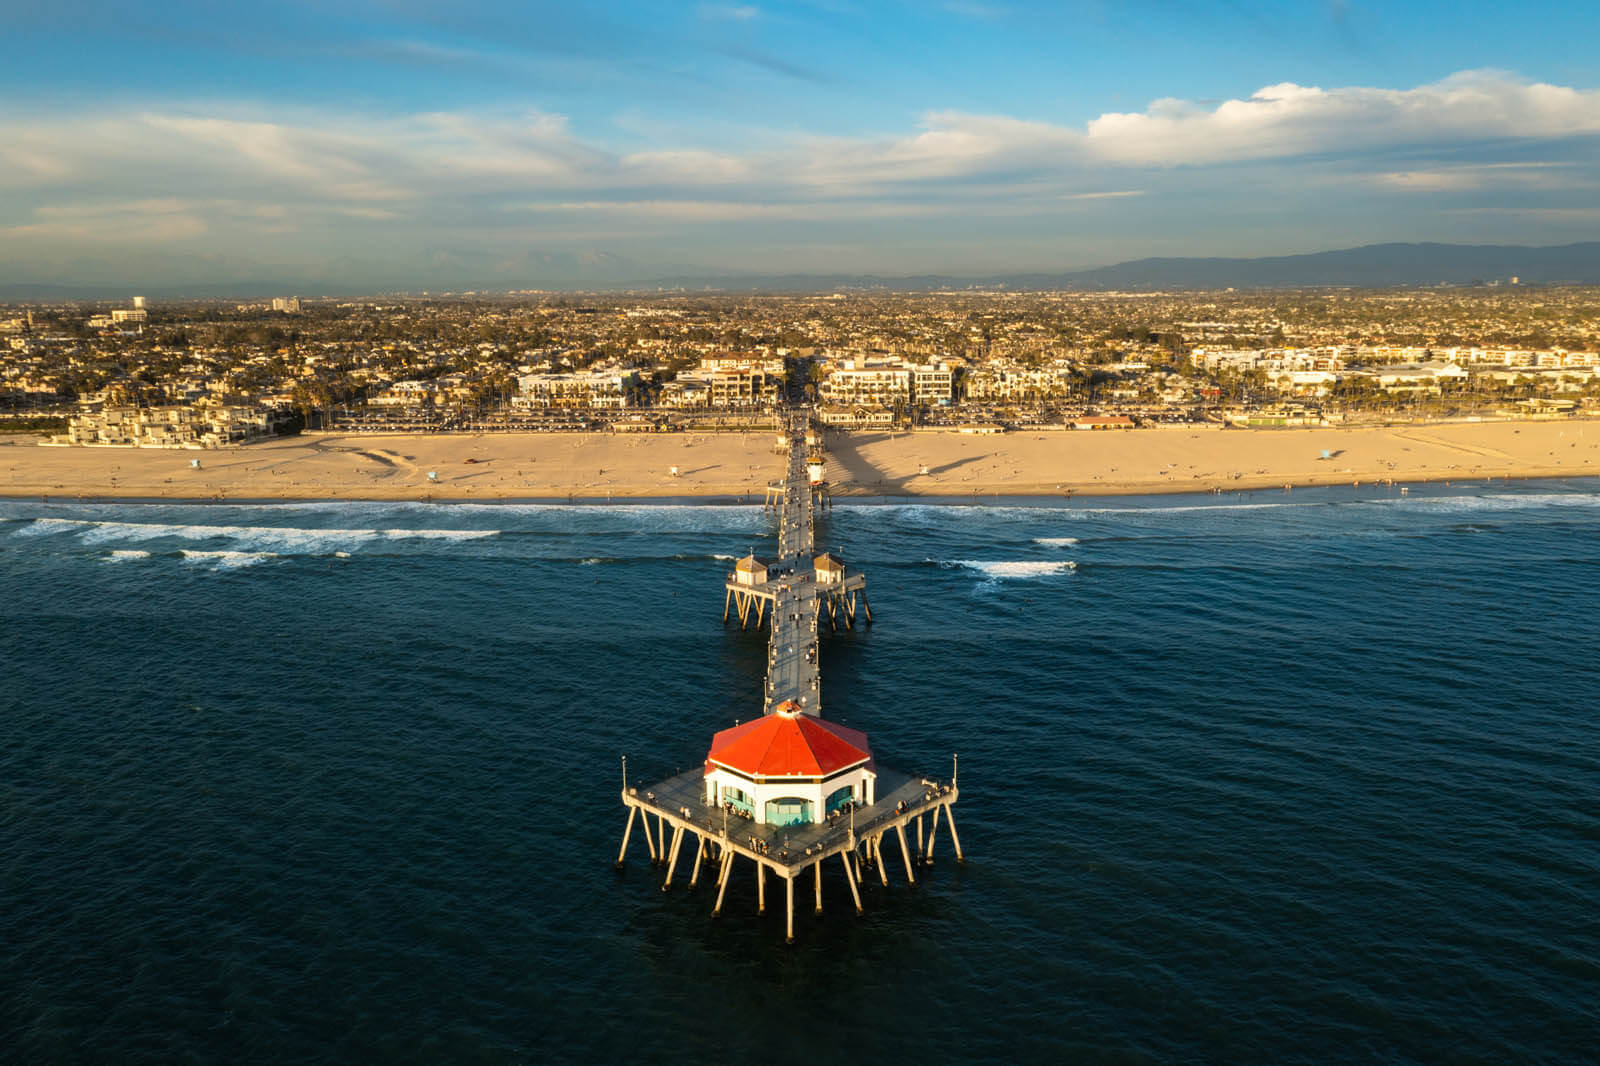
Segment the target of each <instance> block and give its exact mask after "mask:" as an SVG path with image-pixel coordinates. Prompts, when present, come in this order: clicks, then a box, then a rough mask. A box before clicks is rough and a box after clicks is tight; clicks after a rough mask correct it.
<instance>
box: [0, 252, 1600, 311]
mask: <svg viewBox="0 0 1600 1066" xmlns="http://www.w3.org/2000/svg"><path fill="white" fill-rule="evenodd" d="M430 257H431V258H430V260H429V265H430V267H431V268H433V269H436V270H437V269H444V268H448V269H449V271H450V272H451V274H452V277H451V279H450V280H447V281H436V282H434V283H432V284H427V283H419V284H416V285H415V286H410V288H412V289H413V290H414V291H422V290H425V289H426V290H431V291H433V292H441V291H445V290H454V291H457V292H461V291H464V290H469V289H472V290H477V291H479V292H483V293H493V292H506V291H509V290H520V289H565V290H571V291H588V292H594V291H626V290H641V289H663V288H666V289H688V290H696V291H706V290H712V291H716V290H722V291H738V292H750V291H781V292H817V291H828V290H836V289H869V290H876V291H883V292H894V291H927V290H930V289H934V290H937V289H952V290H965V289H1006V290H1013V291H1076V292H1107V291H1124V292H1127V291H1137V292H1150V291H1162V290H1171V291H1177V290H1184V289H1226V288H1236V289H1284V288H1320V287H1328V286H1341V287H1343V286H1348V287H1354V288H1390V287H1395V286H1414V285H1416V286H1420V285H1471V284H1474V283H1478V282H1491V281H1499V282H1502V283H1504V282H1509V281H1510V280H1511V279H1512V278H1516V279H1518V281H1519V282H1520V283H1521V284H1523V285H1547V284H1558V283H1568V284H1591V285H1592V284H1600V241H1587V242H1583V243H1580V244H1564V245H1555V246H1547V247H1531V246H1523V245H1499V244H1371V245H1366V246H1365V247H1361V248H1346V249H1342V250H1339V251H1332V252H1313V253H1310V254H1307V255H1278V256H1267V257H1261V258H1253V259H1216V258H1205V259H1202V258H1162V259H1135V260H1132V261H1129V262H1126V263H1118V264H1116V265H1114V266H1105V267H1096V268H1094V269H1091V270H1076V271H1070V272H1065V273H1059V274H1053V273H1016V274H1000V275H987V276H961V275H955V274H923V275H913V276H903V277H897V276H890V275H859V274H732V273H721V274H715V273H706V274H704V275H690V274H688V273H683V274H677V275H674V276H668V277H651V276H649V274H648V273H647V271H646V270H645V269H642V268H641V267H640V266H639V265H638V264H634V263H629V262H628V261H626V260H623V259H619V258H616V257H614V256H610V255H608V254H606V253H603V252H594V253H586V254H585V255H582V256H571V255H563V256H557V257H552V256H545V255H537V256H536V255H533V254H530V255H528V256H524V257H520V258H519V259H518V260H517V261H516V263H515V265H514V266H513V267H512V269H513V270H515V271H516V273H517V274H520V275H522V276H520V277H517V276H512V277H508V276H506V275H507V273H510V271H508V270H507V267H508V266H510V265H511V264H508V263H506V262H505V261H503V260H502V261H500V262H498V263H495V264H493V265H489V264H487V263H484V262H478V261H475V258H474V256H473V254H472V253H448V254H446V253H430ZM569 260H570V262H569ZM391 269H392V266H391ZM480 270H481V271H483V272H484V274H483V275H480V278H482V277H487V278H490V279H492V280H476V281H468V280H465V278H467V277H471V276H473V274H474V273H475V272H476V271H480ZM489 271H493V274H492V275H491V274H489ZM523 271H526V273H525V274H524V273H523ZM378 288H382V289H383V290H384V291H394V289H395V288H396V286H373V287H372V288H371V289H365V290H363V289H361V288H360V287H358V286H356V285H354V284H352V283H349V282H345V283H340V284H334V283H329V282H320V283H319V282H307V281H301V282H298V283H296V282H291V281H282V280H270V279H267V278H262V279H260V280H248V279H239V280H231V281H223V282H216V283H211V284H203V285H141V284H139V283H136V282H131V283H127V284H122V285H117V286H114V287H113V286H104V285H94V286H73V285H65V284H25V283H16V284H7V283H4V282H0V300H5V301H13V302H26V301H45V300H95V299H111V298H124V297H125V296H126V295H127V294H129V293H133V292H138V293H140V294H142V295H146V296H149V297H150V298H152V299H175V298H180V297H189V298H201V299H205V298H211V299H261V298H263V297H266V296H274V295H286V294H291V293H294V294H298V295H301V296H318V295H322V296H333V295H339V296H353V295H362V294H364V293H367V292H371V291H373V289H378Z"/></svg>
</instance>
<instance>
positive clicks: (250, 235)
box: [0, 0, 1600, 291]
mask: <svg viewBox="0 0 1600 1066" xmlns="http://www.w3.org/2000/svg"><path fill="white" fill-rule="evenodd" d="M0 24H3V25H4V27H5V35H6V38H7V41H8V47H7V48H6V49H5V50H4V52H3V53H0V283H9V284H13V285H17V284H57V285H83V286H102V285H121V284H127V285H129V286H134V287H137V286H139V285H141V284H143V285H146V286H147V287H158V286H167V287H170V286H182V285H202V284H217V283H231V282H240V281H264V282H265V281H271V282H281V283H283V284H285V285H288V286H291V287H296V286H298V287H300V288H303V289H305V290H307V291H315V290H316V289H317V288H319V287H329V286H334V287H346V288H349V287H355V288H363V287H365V288H373V289H380V288H403V289H413V290H417V289H425V288H429V287H432V288H436V289H443V288H451V287H457V288H460V287H469V286H490V285H493V286H497V287H501V288H505V287H530V288H533V287H561V286H570V285H578V284H584V283H590V282H593V283H616V282H627V281H637V282H646V281H650V280H654V279H671V278H682V277H701V276H742V275H748V274H766V275H774V274H796V273H801V274H817V273H820V274H851V275H855V274H867V273H871V274H880V275H890V276H892V275H907V274H918V273H930V272H937V273H944V274H955V275H961V276H983V275H992V274H1001V273H1006V272H1016V271H1065V270H1073V269H1081V268H1085V267H1092V266H1099V265H1105V264H1109V263H1115V262H1120V261H1123V260H1127V259H1135V258H1141V257H1144V256H1153V255H1163V256H1165V255H1202V256H1255V255H1277V254H1289V253H1298V252H1310V251H1319V250H1324V249H1331V248H1344V247H1353V246H1356V245H1361V244H1369V243H1377V242H1383V241H1423V240H1427V241H1450V242H1460V243H1508V244H1559V243H1566V242H1570V241H1578V240H1594V239H1600V150H1597V149H1600V74H1597V73H1596V72H1597V71H1600V64H1597V63H1596V62H1595V47H1596V42H1600V6H1597V5H1595V4H1594V3H1593V2H1592V0H1589V2H1574V3H1563V2H1559V0H1556V2H1549V3H1542V4H1539V5H1535V6H1529V5H1518V4H1512V3H1506V2H1503V0H1502V2H1498V3H1479V2H1476V0H1461V2H1458V3H1454V4H1451V5H1448V6H1446V5H1441V4H1437V3H1416V2H1404V0H1395V2H1386V3H1382V4H1379V3H1376V2H1368V3H1364V2H1360V0H1310V2H1303V3H1265V2H1258V0H1169V2H1162V0H1122V2H1113V0H1058V2H1055V3H1024V2H1015V3H1008V2H1000V0H994V2H989V0H981V2H980V0H945V2H940V0H927V2H922V0H918V2H913V0H878V2H867V0H793V2H782V3H779V2H772V3H766V2H751V3H694V2H686V3H652V2H627V3H614V4H601V3H589V4H582V3H570V2H569V3H561V4H554V3H542V2H529V0H523V2H511V0H451V2H448V3H424V2H421V0H315V2H311V0H307V2H298V0H279V2H271V0H268V2H265V3H259V4H255V5H244V4H237V5H236V4H230V3H217V2H216V0H169V2H165V3H162V4H151V3H143V4H141V3H127V2H122V3H117V2H110V0H0Z"/></svg>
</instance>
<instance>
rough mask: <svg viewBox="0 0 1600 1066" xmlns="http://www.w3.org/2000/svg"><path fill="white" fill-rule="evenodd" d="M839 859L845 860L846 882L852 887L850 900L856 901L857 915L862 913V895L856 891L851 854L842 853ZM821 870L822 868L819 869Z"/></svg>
mask: <svg viewBox="0 0 1600 1066" xmlns="http://www.w3.org/2000/svg"><path fill="white" fill-rule="evenodd" d="M839 858H841V859H843V860H844V881H845V884H847V885H849V886H850V898H851V899H853V900H855V901H856V913H857V914H860V913H861V893H860V892H858V891H857V890H856V875H855V871H854V870H852V869H851V868H850V853H849V852H847V851H841V852H840V853H839ZM819 869H820V867H819Z"/></svg>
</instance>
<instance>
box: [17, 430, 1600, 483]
mask: <svg viewBox="0 0 1600 1066" xmlns="http://www.w3.org/2000/svg"><path fill="white" fill-rule="evenodd" d="M826 445H827V448H828V461H827V478H828V481H829V482H830V486H831V487H832V492H833V496H834V498H835V499H836V500H839V501H840V502H850V501H862V502H865V501H869V500H870V501H891V500H892V501H907V500H914V501H920V502H927V503H943V504H966V503H975V504H976V503H985V502H990V501H993V500H995V499H998V498H1016V499H1026V500H1033V501H1039V500H1042V499H1056V500H1063V501H1066V500H1071V499H1075V498H1078V497H1110V496H1141V495H1150V496H1155V495H1172V494H1210V495H1223V496H1228V495H1233V494H1235V493H1243V492H1261V491H1266V490H1272V491H1281V490H1283V489H1285V488H1286V487H1287V488H1289V489H1291V490H1292V489H1295V488H1321V487H1340V486H1345V487H1349V486H1369V485H1372V484H1374V483H1379V484H1392V485H1394V486H1401V485H1420V484H1444V483H1452V482H1457V481H1465V482H1472V481H1484V480H1495V481H1499V480H1539V479H1567V478H1584V477H1597V476H1600V419H1595V420H1591V419H1563V420H1560V421H1539V422H1532V421H1521V422H1480V423H1431V424H1424V425H1407V426H1389V427H1362V428H1353V429H1351V428H1326V427H1313V428H1304V429H1301V428H1293V429H1229V430H1223V431H1216V430H1211V431H1169V430H1124V431H1102V432H1076V433H1052V434H1048V435H1046V434H1035V433H1029V432H1026V431H1019V432H1013V433H1007V434H1002V435H996V436H982V437H978V436H962V435H955V434H939V435H932V434H905V433H899V434H890V433H872V432H864V433H839V432H830V433H829V434H828V436H827V438H826ZM195 461H198V463H199V465H198V466H197V467H196V466H193V465H191V464H192V463H193V462H195ZM780 468H781V461H780V459H779V457H778V456H777V455H776V454H774V452H773V435H772V434H771V433H765V432H751V433H742V434H682V435H678V434H674V435H671V436H666V435H661V436H633V435H624V434H611V433H587V434H583V433H543V434H539V433H528V434H492V435H473V434H460V435H456V434H448V435H447V434H427V435H415V436H406V435H376V434H373V435H350V436H343V435H312V436H301V437H285V438H275V439H272V440H267V441H261V442H257V443H253V444H249V445H243V446H237V447H233V448H226V449H218V450H215V451H187V450H159V449H136V448H56V447H39V446H37V445H36V444H34V443H33V441H32V439H23V440H13V441H0V497H7V498H12V499H34V500H38V499H40V498H41V497H47V498H49V499H51V500H55V499H57V498H61V499H64V500H67V501H74V500H82V501H84V502H89V501H94V502H134V501H138V502H169V503H175V502H186V503H204V502H226V503H272V502H299V503H306V502H318V501H363V502H375V503H377V502H399V501H407V502H416V501H429V502H438V503H452V502H453V503H464V502H480V503H523V504H530V503H541V504H578V503H607V502H609V503H612V504H629V503H634V504H639V503H674V502H678V503H683V502H700V503H721V504H738V503H740V502H744V503H759V502H760V501H761V500H762V499H763V498H764V494H765V490H766V487H767V485H768V483H769V482H771V481H773V480H774V479H776V478H777V477H778V475H779V473H780ZM430 473H431V474H432V475H433V478H434V480H430V479H429V474H430Z"/></svg>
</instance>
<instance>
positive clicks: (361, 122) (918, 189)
mask: <svg viewBox="0 0 1600 1066" xmlns="http://www.w3.org/2000/svg"><path fill="white" fill-rule="evenodd" d="M728 132H729V131H728V130H727V129H726V128H720V130H719V141H721V142H722V143H733V144H737V145H739V147H732V148H727V147H723V148H714V147H710V146H708V145H707V144H706V143H697V142H696V135H695V131H694V130H693V128H692V127H685V126H682V125H675V126H665V127H655V128H651V127H649V126H648V124H646V126H644V127H641V126H639V125H638V124H634V125H633V126H632V127H630V131H629V133H628V134H626V136H628V137H630V138H631V141H630V143H628V144H627V145H625V146H622V145H619V144H616V143H612V142H609V141H607V140H605V139H603V138H601V137H598V136H595V135H590V134H586V133H585V132H583V131H580V130H577V129H574V128H573V126H572V124H571V123H570V122H569V121H568V120H567V119H566V118H565V117H564V116H561V115H556V114H550V113H547V112H542V111H537V110H534V111H526V112H522V113H518V114H509V113H485V112H466V111H438V112H423V113H415V114H405V115H380V116H373V115H360V114H351V113H339V112H333V111H308V110H295V111H289V110H281V109H280V110H274V111H270V112H269V111H264V110H262V109H260V108H249V107H243V106H223V105H212V106H201V105H191V106H189V107H185V108H177V107H165V108H155V107H151V108H146V109H144V110H139V111H133V112H127V113H122V114H109V115H108V114H106V113H104V112H103V111H98V110H97V111H93V112H84V113H79V114H70V113H57V114H52V115H26V116H25V115H21V114H18V113H12V114H10V115H9V116H8V115H6V114H4V113H0V235H3V236H4V237H6V238H8V240H9V242H10V244H11V245H12V246H13V248H18V249H20V248H22V247H23V246H24V245H26V246H27V248H28V249H37V248H38V247H40V246H41V245H42V244H44V243H45V242H49V241H62V242H74V243H76V244H77V245H80V246H92V245H93V244H95V243H96V242H123V243H127V242H139V241H144V242H149V243H151V244H159V243H162V242H169V243H182V242H189V243H191V244H202V245H203V244H204V242H206V241H212V242H213V243H216V244H218V245H219V246H222V245H223V244H224V242H226V241H230V240H234V239H236V238H239V237H241V236H242V237H248V236H250V235H252V234H260V235H263V236H269V237H274V238H277V239H278V247H280V248H283V247H288V246H289V245H290V244H292V242H293V241H295V240H297V239H301V240H304V241H312V240H314V239H315V240H320V241H322V242H323V243H325V244H331V243H336V242H337V241H338V239H339V238H340V236H341V235H343V236H350V237H354V236H356V235H358V234H359V235H362V236H363V237H365V236H366V235H369V234H377V233H378V232H380V231H383V232H384V234H385V235H386V238H387V239H390V240H396V241H398V240H402V239H412V240H415V241H418V242H422V241H439V240H442V238H441V237H440V235H441V234H450V233H459V232H467V231H471V232H475V233H478V234H482V235H483V237H482V239H483V240H484V241H486V242H490V241H495V240H501V241H506V242H509V241H512V240H527V239H530V238H531V237H534V236H536V235H537V233H538V232H539V231H540V230H541V228H542V229H543V230H544V231H547V232H552V233H560V234H562V235H563V236H567V235H570V234H573V233H576V232H577V231H579V230H582V229H584V228H585V226H586V225H587V222H588V221H604V222H605V223H606V224H608V225H610V226H614V227H615V228H614V229H608V230H607V231H606V232H616V233H622V234H625V233H626V232H627V228H626V227H627V226H628V225H632V224H637V225H641V226H643V225H646V224H648V225H649V226H650V227H653V228H654V229H655V230H656V231H658V232H668V231H670V230H672V228H673V227H677V231H678V232H684V233H692V232H697V230H696V227H702V228H703V229H702V230H700V231H698V232H704V233H711V232H712V227H715V226H719V225H720V226H723V227H724V228H723V229H722V230H720V231H718V232H719V233H720V236H719V238H718V239H735V238H728V237H727V234H729V233H736V232H738V227H748V229H747V230H746V232H755V230H754V227H759V226H762V225H764V224H766V223H784V222H796V223H811V222H815V223H817V224H818V225H819V227H820V226H824V225H829V224H831V225H833V226H834V227H835V229H834V230H833V231H832V233H833V235H834V236H835V237H837V238H838V239H839V240H842V241H845V242H846V243H848V240H849V239H856V238H857V237H858V234H859V231H860V226H858V225H856V224H857V223H870V222H872V221H873V220H895V219H900V220H906V221H905V222H904V224H903V228H902V230H901V231H900V232H901V233H902V234H904V235H907V236H908V238H909V235H911V234H912V233H913V227H914V226H915V225H916V223H914V222H912V221H911V220H915V219H927V218H935V217H943V218H949V219H952V220H959V219H962V218H966V219H986V220H1020V219H1027V218H1029V217H1035V216H1036V217H1038V218H1040V219H1041V220H1043V219H1049V218H1059V219H1074V220H1078V223H1079V224H1081V223H1082V222H1083V220H1090V219H1109V220H1117V221H1120V222H1121V223H1122V224H1125V225H1134V224H1136V223H1137V222H1138V220H1139V219H1144V218H1151V217H1154V213H1155V212H1159V211H1161V210H1163V209H1170V211H1171V212H1174V213H1175V214H1172V213H1169V215H1168V216H1167V217H1168V219H1171V218H1173V217H1181V216H1182V214H1183V209H1182V203H1186V202H1188V199H1189V198H1195V197H1198V196H1199V195H1201V194H1200V193H1198V192H1196V191H1195V190H1196V189H1197V188H1198V187H1199V186H1201V185H1205V186H1206V188H1207V190H1208V191H1207V193H1206V194H1205V195H1207V197H1208V199H1207V203H1206V208H1207V214H1208V215H1209V214H1212V213H1215V212H1217V211H1227V210H1230V209H1231V210H1234V211H1236V212H1248V211H1259V210H1261V209H1262V208H1263V207H1266V208H1270V207H1271V206H1272V205H1273V202H1274V201H1276V202H1278V203H1279V204H1280V205H1283V206H1285V208H1286V209H1288V208H1290V207H1292V205H1294V204H1297V203H1299V201H1297V200H1295V199H1294V197H1295V196H1296V195H1299V193H1298V192H1297V190H1304V189H1305V188H1308V187H1310V186H1311V185H1315V186H1316V189H1317V193H1316V195H1317V196H1319V197H1323V198H1327V197H1339V196H1344V197H1363V196H1364V197H1389V198H1391V199H1394V200H1395V201H1396V202H1399V201H1400V199H1402V198H1403V200H1404V202H1405V203H1407V204H1408V205H1409V204H1425V203H1427V202H1428V201H1427V198H1428V197H1434V198H1436V199H1437V200H1438V203H1439V206H1440V207H1441V209H1442V207H1443V204H1444V202H1445V198H1446V197H1449V196H1452V195H1454V194H1458V193H1465V192H1472V193H1474V194H1475V195H1476V196H1478V197H1480V201H1479V205H1480V206H1488V207H1491V208H1493V207H1494V205H1495V203H1496V201H1495V200H1494V199H1493V197H1494V196H1495V195H1497V194H1504V195H1505V196H1508V197H1509V196H1513V195H1520V196H1521V201H1526V200H1527V199H1528V198H1529V196H1530V195H1537V194H1538V193H1540V192H1541V191H1545V190H1558V189H1567V190H1574V189H1585V188H1590V187H1592V186H1593V185H1594V184H1595V179H1594V178H1593V176H1592V175H1593V168H1592V161H1593V158H1594V146H1595V144H1596V139H1597V138H1600V91H1595V90H1584V89H1575V88H1569V87H1563V86H1555V85H1546V84H1540V83H1530V82H1525V81H1521V80H1518V79H1516V78H1514V77H1511V76H1509V75H1506V74H1501V73H1496V72H1492V71H1491V72H1482V71H1480V72H1469V73H1465V74H1460V75H1456V76H1454V77H1452V78H1448V79H1446V80H1444V81H1442V82H1438V83H1436V84H1433V85H1425V86H1420V87H1417V88H1413V89H1379V88H1370V87H1349V88H1335V89H1322V88H1317V87H1308V86H1300V85H1295V84H1291V83H1284V84H1279V85H1272V86H1267V87H1265V88H1262V89H1260V90H1258V91H1257V92H1255V93H1253V94H1251V96H1250V97H1249V98H1247V99H1237V100H1228V101H1224V102H1222V103H1219V104H1214V105H1201V104H1198V103H1195V102H1192V101H1183V100H1172V99H1164V100H1157V101H1154V102H1152V103H1151V104H1150V105H1149V106H1148V107H1146V108H1145V109H1144V110H1142V111H1138V112H1133V113H1108V114H1104V115H1101V116H1099V117H1098V118H1096V119H1094V120H1092V121H1090V122H1088V123H1085V124H1083V125H1081V126H1068V125H1064V124H1059V123H1052V122H1048V121H1043V120H1040V119H1038V118H1027V117H1020V116H1012V115H981V114H971V113H967V112H960V111H950V110H932V111H928V112H926V113H924V114H923V115H921V116H920V117H919V119H918V120H917V123H916V125H915V126H914V127H912V128H908V129H905V130H901V131H893V132H888V133H885V134H881V135H877V136H871V135H861V136H848V137H845V136H836V135H826V134H821V133H804V132H801V133H793V132H783V131H777V130H762V131H752V132H751V134H750V135H749V136H748V137H745V138H744V139H743V141H742V143H741V142H740V141H739V140H738V139H735V138H730V137H729V136H728ZM1535 153H1537V154H1536V155H1535ZM1529 156H1533V157H1534V158H1535V159H1536V161H1535V162H1528V161H1526V160H1527V159H1528V157H1529ZM1178 168H1184V169H1183V171H1182V174H1181V176H1174V175H1175V172H1176V171H1177V170H1178ZM1208 168H1209V173H1208ZM1247 189H1248V190H1249V191H1248V192H1246V191H1244V190H1247ZM1482 198H1487V199H1482ZM1134 201H1137V210H1134V209H1133V202H1134ZM1124 202H1127V205H1128V206H1123V204H1124ZM1230 204H1231V205H1232V207H1231V208H1230V206H1229V205H1230ZM1451 206H1459V201H1456V202H1455V203H1453V204H1452V205H1451ZM1503 206H1504V207H1505V209H1507V210H1512V209H1514V210H1519V211H1522V210H1526V208H1524V207H1523V206H1522V204H1521V202H1514V201H1511V200H1506V201H1504V202H1503ZM1564 210H1566V209H1564ZM518 215H520V217H521V218H522V219H524V220H526V222H527V225H525V226H521V227H517V226H512V227H507V226H506V225H505V224H506V222H507V221H508V219H510V218H513V217H516V216H518ZM584 220H587V221H584ZM1152 224H1154V223H1152ZM729 227H733V228H729ZM852 227H853V228H852ZM1016 228H1018V229H1019V230H1020V229H1021V228H1023V224H1022V223H1020V222H1019V223H1017V224H1016ZM942 232H943V231H942ZM297 235H298V236H297ZM826 237H827V235H826V234H824V233H821V232H818V233H817V234H816V235H814V237H812V238H811V239H813V240H814V241H816V242H817V243H818V244H821V243H824V242H825V239H826ZM918 239H920V237H919V238H918ZM948 239H950V240H957V239H963V238H948ZM1017 239H1020V238H1017ZM25 254H26V253H25V252H24V251H14V252H13V253H12V255H11V256H10V257H9V258H10V259H11V260H12V261H13V262H15V263H19V264H21V263H24V262H25ZM6 258H7V256H6V255H5V254H4V253H0V261H3V260H5V259H6Z"/></svg>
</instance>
